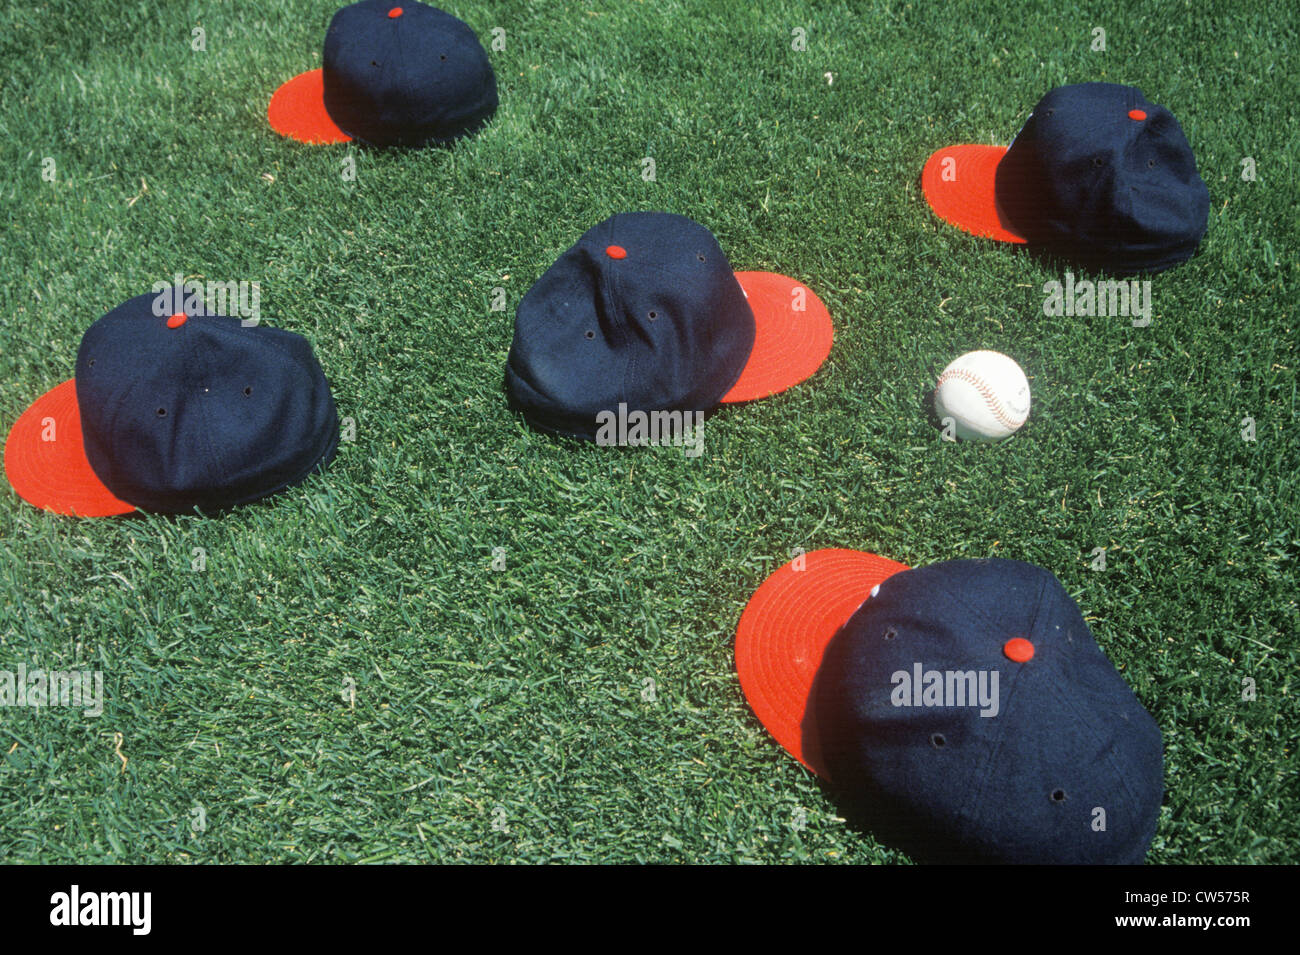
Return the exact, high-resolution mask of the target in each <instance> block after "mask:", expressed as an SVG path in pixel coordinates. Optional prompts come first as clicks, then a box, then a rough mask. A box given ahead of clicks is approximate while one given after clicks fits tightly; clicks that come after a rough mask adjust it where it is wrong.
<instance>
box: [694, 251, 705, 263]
mask: <svg viewBox="0 0 1300 955" xmlns="http://www.w3.org/2000/svg"><path fill="white" fill-rule="evenodd" d="M695 257H696V258H697V259H699V260H700V261H701V262H703V261H704V253H703V252H697V253H696V254H695Z"/></svg>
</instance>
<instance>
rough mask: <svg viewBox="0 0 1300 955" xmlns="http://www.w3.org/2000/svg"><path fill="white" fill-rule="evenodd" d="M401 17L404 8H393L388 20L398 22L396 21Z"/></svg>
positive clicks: (389, 12)
mask: <svg viewBox="0 0 1300 955" xmlns="http://www.w3.org/2000/svg"><path fill="white" fill-rule="evenodd" d="M401 15H402V8H401V7H393V9H391V10H389V11H388V18H389V19H390V20H396V19H397V18H398V17H400V16H401Z"/></svg>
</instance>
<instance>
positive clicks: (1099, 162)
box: [1092, 156, 1106, 168]
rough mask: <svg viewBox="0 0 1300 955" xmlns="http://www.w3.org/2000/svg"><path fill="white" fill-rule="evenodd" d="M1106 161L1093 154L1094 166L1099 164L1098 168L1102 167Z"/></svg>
mask: <svg viewBox="0 0 1300 955" xmlns="http://www.w3.org/2000/svg"><path fill="white" fill-rule="evenodd" d="M1105 163H1106V160H1104V159H1102V158H1101V157H1100V156H1093V157H1092V164H1093V165H1094V166H1097V167H1098V168H1100V167H1101V166H1103V165H1105Z"/></svg>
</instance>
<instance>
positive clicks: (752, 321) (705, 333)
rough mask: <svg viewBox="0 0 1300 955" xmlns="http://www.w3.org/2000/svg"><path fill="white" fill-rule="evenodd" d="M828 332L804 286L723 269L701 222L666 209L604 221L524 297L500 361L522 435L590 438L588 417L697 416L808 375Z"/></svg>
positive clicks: (593, 427) (824, 316) (821, 356)
mask: <svg viewBox="0 0 1300 955" xmlns="http://www.w3.org/2000/svg"><path fill="white" fill-rule="evenodd" d="M832 337H833V329H832V327H831V319H830V314H829V313H828V312H827V311H826V306H825V305H823V304H822V303H821V300H820V299H818V298H817V296H816V295H815V294H813V292H812V290H811V289H809V288H807V287H805V286H804V285H802V284H801V283H800V282H797V281H796V280H795V279H792V278H788V277H786V276H784V275H778V274H776V273H774V272H733V271H732V268H731V264H730V263H729V262H728V261H727V257H726V255H724V254H723V252H722V249H721V247H720V246H719V245H718V241H717V239H715V238H714V237H713V234H712V233H711V232H709V230H708V229H706V228H705V227H704V226H702V225H700V224H699V223H697V222H694V221H692V220H691V219H688V218H686V217H685V216H680V215H674V214H672V213H667V212H628V213H620V214H617V215H613V216H610V217H609V218H608V219H606V220H605V221H604V222H601V223H600V224H599V225H595V226H593V227H592V228H590V229H588V230H587V231H586V232H585V233H583V235H582V237H581V238H580V239H579V240H578V241H577V243H576V244H575V245H574V246H573V247H572V248H570V249H569V250H568V251H567V252H565V253H564V254H563V255H561V256H560V257H559V259H558V260H556V262H555V263H554V264H553V265H552V266H551V267H550V268H549V269H547V270H546V272H545V273H544V274H543V275H542V277H541V278H539V279H538V280H537V282H536V283H535V284H534V285H533V287H532V288H531V289H529V290H528V292H527V294H525V295H524V297H523V299H522V300H521V301H520V303H519V308H518V310H517V312H516V314H515V334H514V341H513V343H512V344H511V346H510V355H509V358H508V360H507V363H506V391H507V394H508V396H509V399H510V403H511V406H512V407H514V408H516V409H517V410H520V411H522V412H523V414H524V416H525V418H526V419H527V420H528V421H529V423H531V424H532V425H533V426H535V427H537V428H539V429H541V430H543V431H548V432H552V433H557V434H563V435H568V436H570V437H577V438H585V439H587V440H594V439H595V436H596V431H597V415H599V414H600V413H601V412H604V411H612V410H614V409H617V408H618V407H619V405H620V404H625V405H626V406H627V408H629V409H633V410H638V411H645V412H650V411H670V412H671V411H701V412H704V411H708V410H711V409H712V408H714V407H716V406H717V405H718V404H719V403H735V402H743V401H752V400H755V399H757V398H763V397H766V396H768V395H771V394H775V393H776V392H779V391H783V390H785V389H786V388H789V387H791V386H792V385H795V384H797V383H799V382H800V381H803V380H804V379H805V378H807V377H809V376H810V375H812V374H813V372H815V371H816V370H817V369H818V368H819V367H821V365H822V363H823V362H824V361H825V360H826V356H827V355H829V354H830V349H831V340H832Z"/></svg>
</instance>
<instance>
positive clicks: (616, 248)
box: [605, 245, 627, 259]
mask: <svg viewBox="0 0 1300 955" xmlns="http://www.w3.org/2000/svg"><path fill="white" fill-rule="evenodd" d="M605 254H606V255H608V256H609V257H610V258H611V259H626V258H627V249H625V248H623V247H622V246H621V245H611V246H606V248H605Z"/></svg>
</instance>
